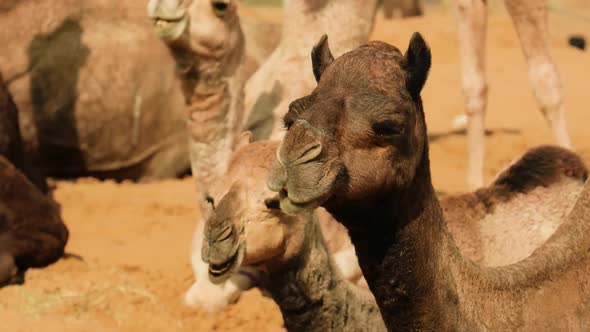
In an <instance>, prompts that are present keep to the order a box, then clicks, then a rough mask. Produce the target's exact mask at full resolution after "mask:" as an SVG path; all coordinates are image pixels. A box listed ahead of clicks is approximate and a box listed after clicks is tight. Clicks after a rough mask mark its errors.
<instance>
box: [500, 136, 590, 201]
mask: <svg viewBox="0 0 590 332" xmlns="http://www.w3.org/2000/svg"><path fill="white" fill-rule="evenodd" d="M563 177H569V178H573V179H578V180H580V181H581V182H584V181H586V179H587V178H588V168H587V167H586V164H585V163H584V161H583V160H582V159H581V158H580V157H579V156H578V155H577V154H575V153H574V152H572V151H570V150H568V149H565V148H561V147H557V146H549V145H544V146H540V147H537V148H534V149H531V150H529V151H528V152H527V153H525V154H524V155H523V156H522V157H521V158H520V159H519V160H518V161H517V162H516V163H514V164H513V165H512V166H510V167H509V168H508V169H507V170H505V171H504V172H502V173H501V174H500V175H499V176H498V177H497V178H496V180H495V181H494V183H493V184H494V185H503V186H506V187H507V188H508V189H509V190H510V191H512V192H528V191H530V190H532V189H534V188H536V187H538V186H544V187H547V186H550V185H552V184H554V183H555V182H557V181H560V180H561V179H562V178H563Z"/></svg>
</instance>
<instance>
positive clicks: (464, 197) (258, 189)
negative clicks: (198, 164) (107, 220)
mask: <svg viewBox="0 0 590 332" xmlns="http://www.w3.org/2000/svg"><path fill="white" fill-rule="evenodd" d="M246 139H249V135H246ZM247 143H248V142H244V141H241V143H239V146H240V147H239V148H238V149H237V150H236V151H235V152H234V154H233V156H232V159H231V162H230V166H229V170H228V173H227V174H226V175H225V176H224V177H223V178H222V180H221V181H219V183H218V184H217V185H216V186H215V187H214V190H212V191H211V192H210V197H209V201H210V204H212V205H213V206H215V207H216V208H215V211H214V214H220V213H223V215H224V216H226V217H227V218H224V219H218V220H217V223H216V226H211V225H209V226H205V227H203V226H202V225H201V227H202V228H203V231H204V230H205V229H207V227H209V229H210V228H211V227H213V228H215V227H217V228H223V227H224V225H226V226H227V225H228V224H229V225H231V224H232V223H233V224H234V226H235V228H236V229H244V232H243V234H246V236H242V237H239V238H236V239H234V240H235V241H237V242H239V243H241V245H243V246H244V248H245V249H244V250H245V252H244V256H250V257H251V258H244V259H242V257H239V259H236V260H234V261H233V262H232V266H231V268H230V267H229V266H228V267H227V269H226V270H225V271H224V272H223V273H221V274H223V276H224V278H223V279H224V280H227V279H228V278H231V279H232V280H233V281H234V284H237V285H239V289H238V290H235V291H234V292H233V293H225V294H224V293H221V294H219V292H217V293H216V292H214V291H211V289H210V288H205V287H203V280H202V279H205V280H209V279H210V277H209V276H208V273H206V271H207V269H206V268H205V269H204V270H203V271H204V272H205V273H202V274H199V275H197V278H198V280H197V283H196V284H195V285H200V286H201V287H198V286H193V288H191V291H190V292H189V294H190V295H188V294H187V300H188V302H189V303H190V304H191V305H193V306H198V307H201V308H206V309H209V310H210V309H211V307H212V306H214V305H215V304H216V303H218V304H219V308H216V309H221V308H222V307H224V304H227V303H230V302H233V301H235V300H237V297H238V296H239V295H240V290H246V289H248V288H250V287H252V286H256V284H257V282H259V280H260V279H263V275H261V273H260V271H261V270H262V271H267V270H268V268H267V266H266V265H267V264H274V265H276V257H277V256H280V255H281V254H282V251H281V249H280V248H279V247H284V243H287V242H290V241H299V240H291V238H292V237H295V238H297V237H301V236H304V238H305V239H306V238H307V237H313V238H315V237H317V236H319V235H312V234H310V233H308V232H307V231H308V230H309V228H308V227H307V226H305V227H295V223H296V222H293V221H292V217H290V216H288V215H285V214H284V213H282V212H281V211H280V210H279V209H278V208H279V207H278V201H276V200H275V198H276V196H273V195H271V194H270V193H269V191H268V189H266V184H265V183H266V178H267V176H268V169H269V166H270V161H271V160H272V159H273V156H274V155H275V152H276V149H277V148H278V146H279V143H280V142H279V141H257V142H254V143H252V144H247ZM587 174H588V172H587V169H586V167H585V165H584V163H583V161H582V160H581V159H580V158H579V157H578V156H577V155H575V154H574V153H572V152H570V151H568V150H565V149H562V148H558V147H551V146H547V147H539V148H535V149H531V150H530V151H528V152H527V153H526V154H525V155H524V156H522V157H521V158H520V159H519V160H518V161H517V162H516V163H515V164H513V165H512V166H511V167H509V168H508V169H507V170H506V171H505V172H504V173H502V174H501V175H500V176H499V177H498V179H497V180H496V181H495V182H494V183H492V184H491V185H490V186H488V187H486V188H482V189H479V190H478V191H476V192H471V193H465V194H460V195H447V196H444V197H443V198H442V199H441V206H442V208H443V212H444V215H445V221H446V222H447V224H448V225H449V229H450V231H451V233H452V234H453V237H454V238H455V241H456V242H457V245H458V247H459V249H460V250H461V253H462V254H464V255H465V256H466V257H468V258H469V259H471V260H473V261H475V262H477V263H479V264H483V265H504V264H508V263H511V262H513V261H516V260H520V259H523V258H525V257H527V256H529V255H530V253H531V252H532V251H533V250H534V249H536V248H537V247H538V246H539V245H540V244H541V243H542V242H544V241H545V240H546V239H547V238H548V237H549V236H550V235H551V233H552V231H553V230H554V229H555V228H556V227H557V226H558V225H559V222H560V221H561V219H562V218H563V216H565V215H567V213H568V212H569V211H570V209H571V207H572V206H573V203H574V202H575V198H576V197H577V195H578V194H579V193H580V191H581V190H582V187H583V185H584V181H585V179H586V177H587ZM236 191H244V192H245V193H246V194H243V195H242V194H239V195H237V194H236V195H234V193H235V192H236ZM230 193H231V194H230ZM264 197H267V198H268V197H270V198H268V199H263V198H264ZM222 200H223V201H225V202H226V203H227V204H224V207H225V208H227V207H235V206H240V207H241V208H240V209H233V210H228V211H222V208H221V206H218V203H219V202H221V201H222ZM230 202H231V203H230ZM269 211H272V213H269ZM315 213H321V210H316V211H315ZM529 218H530V219H529ZM210 219H211V218H210ZM213 219H215V218H213ZM313 219H317V220H318V221H319V224H320V229H321V233H322V234H321V236H322V238H323V239H324V241H325V247H326V248H325V249H323V250H326V251H327V252H328V253H330V255H331V256H332V262H333V264H334V266H335V267H334V269H336V270H338V271H339V272H338V275H339V276H341V277H342V278H343V280H348V281H351V282H354V283H356V284H359V285H362V286H365V285H366V284H365V282H364V280H359V278H362V273H361V271H360V267H359V266H358V263H357V259H356V256H355V252H354V247H352V244H351V243H350V242H349V241H343V239H344V240H348V236H347V233H346V229H344V228H342V227H337V226H338V225H337V223H336V222H335V221H334V220H333V219H332V218H331V217H326V216H325V215H322V214H319V215H317V216H316V217H315V218H312V215H310V214H304V215H302V216H298V218H297V220H298V221H301V222H303V223H310V222H311V220H313ZM523 219H526V220H524V221H525V222H524V223H523ZM269 225H282V227H283V228H284V229H286V230H285V231H284V232H271V231H269V230H268V228H266V227H270V226H269ZM217 233H219V232H217ZM207 234H209V235H210V234H211V231H210V232H206V233H205V235H207ZM239 234H242V233H237V232H236V233H234V234H233V235H234V236H236V237H237V236H239ZM303 234H305V235H303ZM515 239H516V240H515ZM226 240H227V239H226ZM237 242H236V243H237ZM216 245H221V244H220V243H218V242H215V239H205V240H204V241H203V242H199V244H198V245H197V246H195V247H194V249H193V250H194V251H195V252H196V253H198V255H199V259H201V258H200V257H201V255H200V251H201V247H202V246H210V247H211V246H216ZM277 246H278V247H277ZM304 247H305V245H303V246H302V247H301V248H302V249H300V250H299V251H298V253H303V252H305V251H306V250H305V249H303V248H304ZM253 248H262V249H256V250H254V249H253ZM314 250H320V248H319V247H317V248H316V249H314ZM216 252H217V251H216ZM223 253H224V254H230V253H232V252H228V251H225V252H223ZM203 257H204V258H206V257H205V256H203ZM230 259H231V257H229V256H223V255H221V256H217V257H216V258H215V261H217V262H227V261H230ZM244 261H246V262H251V261H255V262H256V264H253V265H252V266H253V267H255V268H252V266H250V267H247V269H246V270H245V271H244V268H245V267H246V265H244ZM289 263H290V261H289V260H287V261H285V262H283V263H281V264H279V265H281V266H282V268H281V269H280V270H281V271H282V272H281V273H283V272H284V270H285V269H293V268H297V269H302V267H301V266H299V265H292V264H291V265H289V266H284V265H285V264H289ZM304 264H305V263H304ZM238 268H239V269H240V270H238ZM303 269H304V268H303ZM331 269H332V268H330V270H331ZM324 272H326V273H331V272H329V271H324ZM267 277H268V279H270V280H275V279H276V276H275V275H274V274H272V275H270V276H267ZM199 279H201V280H199ZM217 279H219V278H217ZM199 282H201V283H200V284H199ZM216 285H224V286H221V287H228V286H226V284H225V283H223V282H222V283H217V284H216ZM259 286H261V287H263V288H264V285H259ZM223 290H225V289H223ZM224 295H225V296H228V297H224ZM375 306H376V305H375ZM351 327H352V326H351Z"/></svg>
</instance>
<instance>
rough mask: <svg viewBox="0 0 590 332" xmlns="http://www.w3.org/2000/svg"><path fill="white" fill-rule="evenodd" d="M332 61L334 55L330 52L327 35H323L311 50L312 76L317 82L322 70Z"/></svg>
mask: <svg viewBox="0 0 590 332" xmlns="http://www.w3.org/2000/svg"><path fill="white" fill-rule="evenodd" d="M332 61H334V56H332V52H330V45H328V35H323V36H322V38H320V41H319V42H318V43H317V44H316V45H315V46H314V47H313V49H312V50H311V64H312V67H313V76H315V80H316V81H317V82H319V81H320V78H321V77H322V74H323V73H324V70H326V68H327V67H328V65H329V64H331V63H332Z"/></svg>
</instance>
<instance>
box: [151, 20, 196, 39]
mask: <svg viewBox="0 0 590 332" xmlns="http://www.w3.org/2000/svg"><path fill="white" fill-rule="evenodd" d="M151 19H152V23H153V26H154V29H155V30H156V33H157V34H158V35H159V36H160V37H161V38H164V39H167V40H176V39H178V38H180V36H181V35H182V33H183V32H184V31H185V30H186V28H187V27H188V16H187V15H186V13H185V14H183V15H181V16H178V17H163V16H153V17H151Z"/></svg>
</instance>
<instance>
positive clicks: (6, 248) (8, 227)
mask: <svg viewBox="0 0 590 332" xmlns="http://www.w3.org/2000/svg"><path fill="white" fill-rule="evenodd" d="M25 174H27V175H25ZM27 176H29V178H27ZM31 179H36V180H38V181H40V182H39V184H38V185H39V187H35V185H33V184H32V183H31ZM40 189H42V190H45V189H46V186H45V182H44V180H43V178H42V177H39V176H38V175H37V174H34V173H32V172H31V168H29V167H28V165H27V160H26V158H25V156H24V151H23V149H22V142H21V137H20V132H19V127H18V116H17V110H16V107H15V106H14V103H13V102H12V98H11V96H10V94H9V93H8V90H7V89H6V86H5V84H4V81H3V80H2V75H1V74H0V287H1V286H4V285H7V284H14V283H22V282H24V273H25V271H26V270H27V269H28V268H31V267H44V266H47V265H49V264H51V263H53V262H55V261H56V260H58V259H59V258H60V257H61V256H62V255H63V253H64V247H65V245H66V242H67V240H68V230H67V228H66V226H65V225H64V224H63V222H62V221H61V218H60V216H59V208H58V207H57V205H56V204H55V203H53V202H52V201H51V200H50V199H49V198H48V197H46V196H44V195H43V193H42V192H41V190H40Z"/></svg>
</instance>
